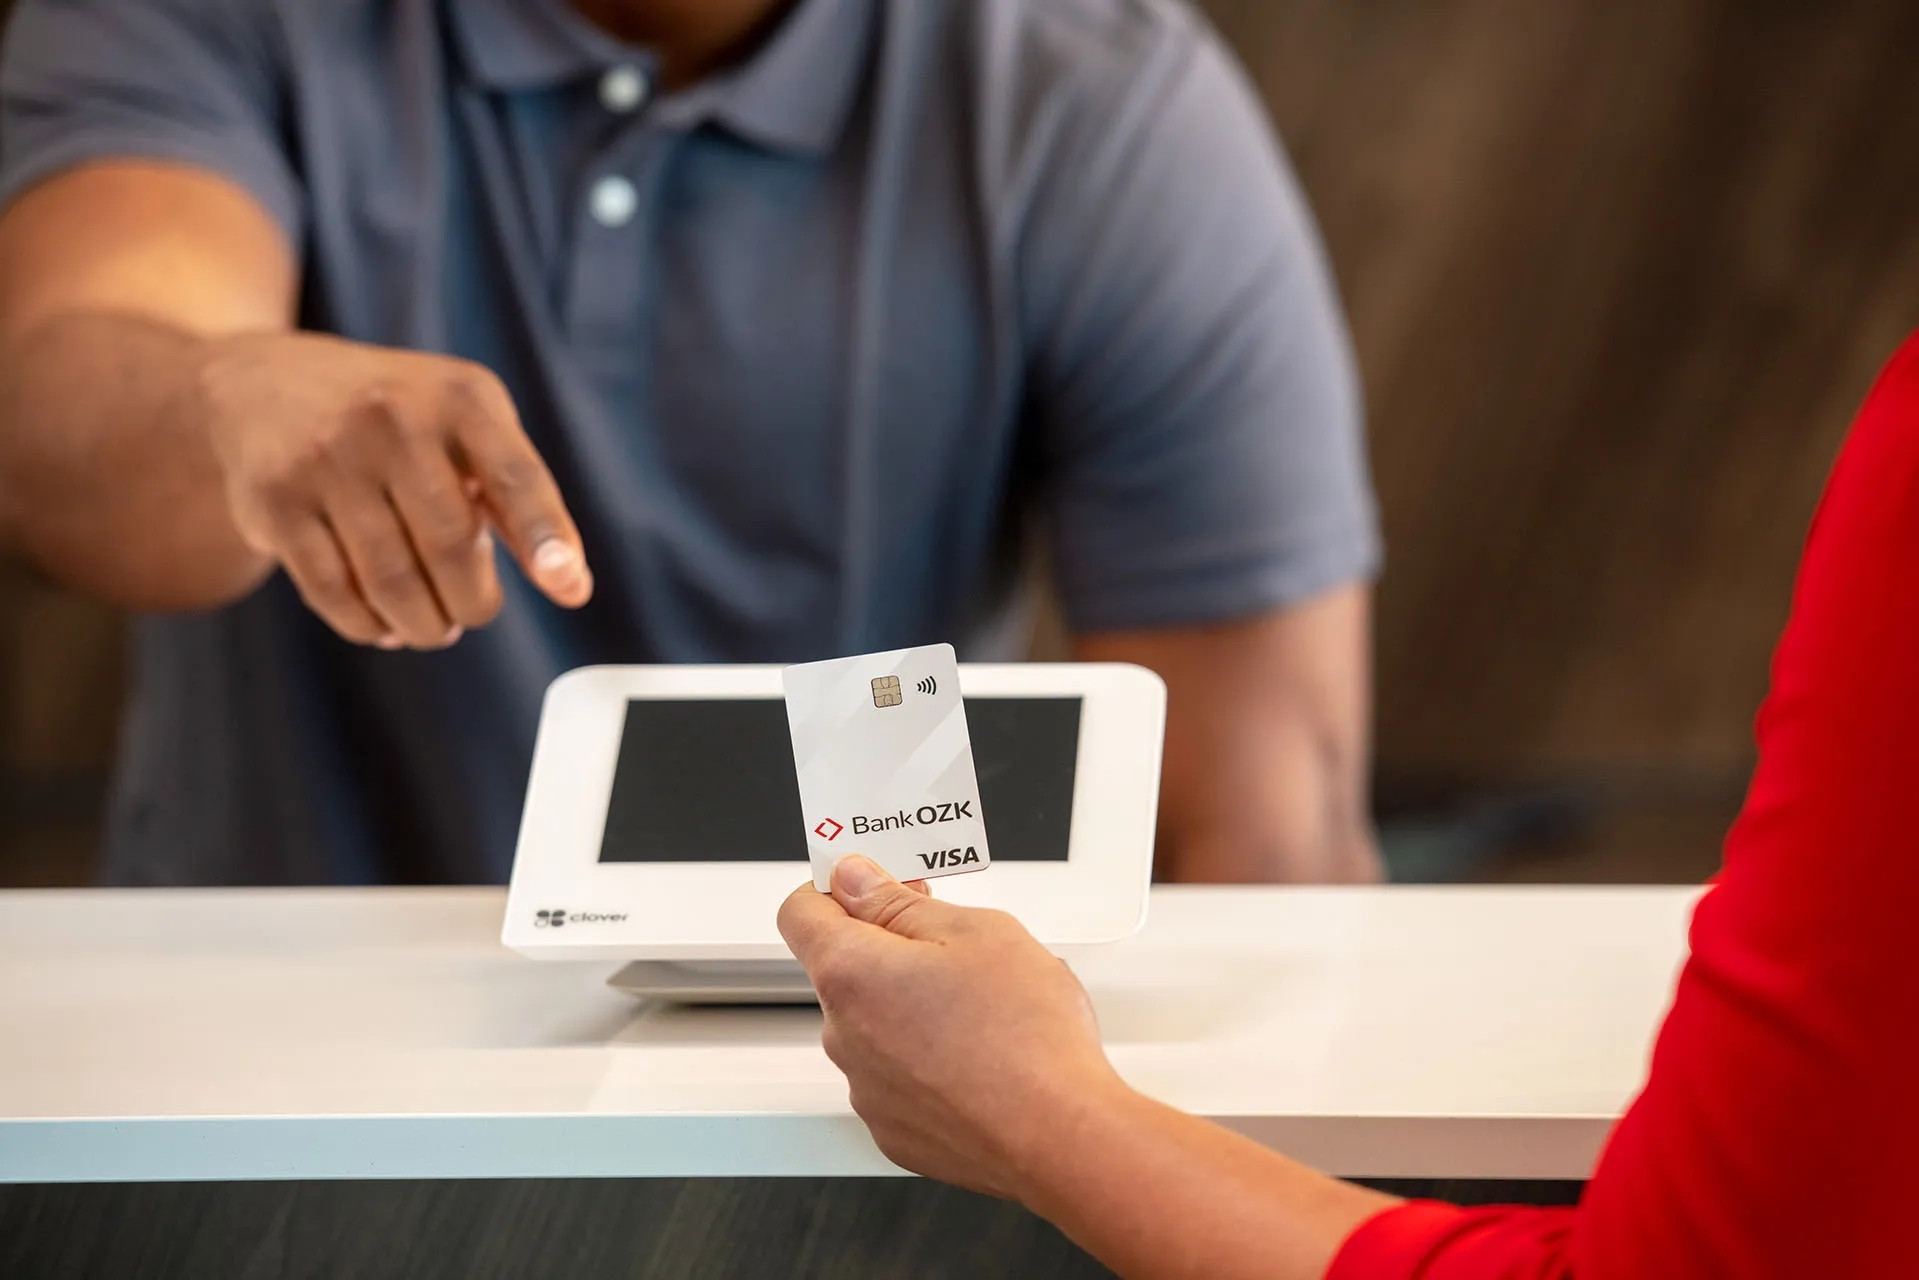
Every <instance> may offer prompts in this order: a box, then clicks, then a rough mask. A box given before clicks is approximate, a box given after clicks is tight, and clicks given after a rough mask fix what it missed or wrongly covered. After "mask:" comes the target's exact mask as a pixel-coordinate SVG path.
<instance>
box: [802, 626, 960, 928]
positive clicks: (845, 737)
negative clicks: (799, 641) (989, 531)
mask: <svg viewBox="0 0 1919 1280" xmlns="http://www.w3.org/2000/svg"><path fill="white" fill-rule="evenodd" d="M781 681H782V683H783V685H784V686H785V691H786V721H787V727H788V728H789V729H790V730H791V732H792V735H793V763H794V766H795V768H796V769H797V771H798V774H799V784H800V809H801V812H802V813H803V814H804V815H805V822H806V828H807V830H806V848H807V854H808V856H809V857H810V859H811V860H812V866H813V884H814V887H816V888H818V889H819V890H820V891H821V892H825V891H826V890H827V889H828V888H829V887H830V885H831V883H832V875H833V864H834V863H836V862H838V861H839V860H840V859H841V858H843V857H845V856H846V855H847V854H849V853H858V854H864V855H865V856H866V857H868V858H871V859H872V860H873V861H874V862H876V863H878V864H879V865H880V866H881V867H884V868H885V869H886V871H887V872H888V873H889V874H891V875H892V876H894V877H895V878H897V879H900V880H930V879H933V878H935V877H938V876H950V875H958V874H961V873H963V872H968V871H981V870H984V869H985V868H986V867H987V865H988V864H989V863H990V862H991V856H990V855H989V854H988V852H987V847H986V823H985V819H984V816H983V815H982V814H981V812H980V803H979V779H978V778H977V777H976V776H975V774H974V771H973V744H972V739H971V737H970V735H969V734H968V733H967V728H966V704H965V703H964V701H962V699H961V698H960V689H959V662H958V659H957V658H956V657H955V655H954V653H953V646H951V645H947V644H936V645H926V646H923V647H921V648H917V649H896V650H893V651H891V652H888V653H874V654H865V655H862V656H859V657H853V658H836V659H833V660H831V661H828V662H809V663H805V664H802V665H800V666H794V667H788V668H786V670H785V671H784V672H782V673H781Z"/></svg>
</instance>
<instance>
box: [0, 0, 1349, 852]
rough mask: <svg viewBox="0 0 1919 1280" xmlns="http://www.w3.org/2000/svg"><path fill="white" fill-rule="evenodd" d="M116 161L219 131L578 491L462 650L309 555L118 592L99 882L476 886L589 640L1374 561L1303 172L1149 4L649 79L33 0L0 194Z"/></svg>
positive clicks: (175, 10) (179, 157) (579, 34)
mask: <svg viewBox="0 0 1919 1280" xmlns="http://www.w3.org/2000/svg"><path fill="white" fill-rule="evenodd" d="M110 157H137V158H145V159H152V160H160V161H169V162H177V163H180V164H186V165H192V166H196V167H199V168H202V169H206V170H211V171H213V172H215V173H218V174H222V175H224V176H226V177H227V178H229V179H231V180H232V181H233V182H235V183H237V184H239V185H240V186H241V187H243V188H244V189H245V190H247V191H248V192H250V193H251V194H252V195H253V197H254V198H255V199H256V200H257V201H258V202H259V203H260V205H261V206H262V207H263V208H265V209H266V210H267V211H269V212H270V213H271V214H272V216H273V217H274V218H275V219H277V220H278V222H279V224H280V225H281V227H282V228H283V229H284V230H285V232H286V235H287V237H288V239H289V240H290V242H291V243H292V244H293V245H295V246H296V248H297V252H298V254H299V257H300V260H301V262H302V264H303V275H302V300H301V320H302V323H303V324H304V325H306V326H307V327H310V328H313V329H318V330H325V331H328V332H331V333H336V334H341V335H343V336H346V337H348V338H353V339H357V340H360V341H364V342H372V343H382V344H388V345H392V346H399V347H410V348H418V349H422V350H429V351H442V352H450V353H454V354H457V355H460V356H464V357H467V358H469V359H472V360H477V361H480V362H482V363H484V364H486V365H488V366H490V367H491V368H492V369H493V370H495V371H496V372H497V373H498V374H499V375H500V377H501V378H502V379H504V381H505V383H506V385H507V387H508V388H509V389H510V390H511V391H512V393H513V395H514V397H515V399H516V401H517V402H518V405H519V409H520V413H521V415H522V417H523V419H524V421H525V423H526V427H527V430H528V432H529V433H530V435H531V437H532V439H533V442H534V444H535V445H536V446H537V447H538V448H539V450H540V452H541V453H542V455H543V456H544V457H545V458H546V460H547V462H548V464H549V465H550V466H551V467H552V469H553V472H554V474H555V476H556V477H557V478H558V480H559V484H560V487H561V489H562V490H563V492H564V493H565V496H566V500H567V502H568V504H569V506H570V508H571V510H572V512H573V514H574V516H575V517H576V519H577V520H578V522H579V526H580V529H581V532H582V534H583V536H584V539H585V544H586V548H587V556H588V559H589V561H590V562H591V564H592V566H593V569H594V572H595V576H596V580H597V583H598V590H597V593H596V595H595V597H594V599H593V602H592V603H591V605H589V606H588V607H587V608H585V609H583V610H581V611H579V612H578V613H574V614H569V613H566V612H564V611H562V610H559V609H557V608H554V607H552V606H550V605H548V604H547V603H545V602H544V601H543V600H542V599H541V598H540V597H539V596H538V595H537V594H536V593H535V592H533V591H532V590H531V589H530V588H529V587H527V586H526V584H525V583H524V582H523V581H522V580H521V579H520V578H519V577H518V575H517V574H516V573H514V572H512V571H511V570H510V569H508V570H507V572H506V574H505V577H506V581H507V596H506V606H505V609H504V611H503V612H502V614H501V616H500V618H499V620H498V621H497V622H496V623H495V624H494V625H493V626H491V627H490V628H488V629H486V630H485V631H483V632H480V633H476V634H472V635H469V636H467V637H466V638H465V639H464V640H462V641H461V642H460V644H459V645H458V646H456V647H455V648H454V649H452V650H450V651H448V652H445V653H437V654H413V653H382V652H378V651H375V650H370V649H361V648H355V647H353V646H351V645H349V644H347V643H345V642H343V641H341V640H339V639H337V638H336V637H335V636H334V635H333V634H332V633H331V632H330V631H329V630H328V629H327V628H326V627H325V626H324V625H323V624H322V623H321V622H320V621H319V620H318V619H316V618H315V617H313V616H312V615H310V614H309V613H308V612H307V611H306V610H305V609H304V608H303V607H302V606H301V604H300V602H299V600H298V599H297V597H296V596H295V594H294V592H293V591H292V590H291V588H290V587H289V586H288V584H287V583H286V582H285V581H284V580H282V579H278V578H276V579H274V580H272V581H270V582H269V583H268V584H267V585H266V586H265V587H264V588H262V589H261V590H260V591H259V592H258V593H257V594H255V595H254V596H253V597H251V598H250V599H248V600H245V601H243V602H242V603H240V604H237V605H235V606H233V607H231V608H228V609H223V610H220V611H218V612H214V613H209V614H205V615H198V616H176V617H161V618H149V619H144V620H142V621H141V622H140V623H139V624H138V626H137V633H136V641H135V679H134V698H133V703H132V707H131V710H130V713H129V719H128V722H127V725H126V729H125V733H124V740H123V748H122V759H121V762H120V770H119V776H118V780H117V783H116V788H115V794H114V800H113V806H112V811H111V820H110V834H109V841H108V849H107V876H108V878H109V879H110V880H113V881H116V882H122V883H169V884H181V883H302V882H305V883H354V882H385V881H420V882H463V881H495V880H500V879H502V878H503V877H504V876H505V875H506V872H507V869H508V866H509V863H510V859H511V851H512V846H513V839H514V831H515V826H516V823H517V819H518V814H519V809H520V801H521V796H522V791H523V788H524V785H525V779H526V771H527V765H528V761H529V758H530V754H531V749H532V741H533V732H534V726H535V722H536V719H537V715H538V709H539V701H540V696H541V692H542V690H543V689H544V687H545V685H546V684H547V682H548V681H549V680H551V679H552V678H553V677H554V676H555V675H557V674H559V673H560V672H562V671H565V670H567V669H568V668H571V667H574V666H578V665H581V664H584V663H597V662H695V661H698V662H791V661H798V660H806V659H813V658H821V657H826V656H830V655H835V654H843V653H851V652H858V651H862V650H873V649H883V648H889V647H893V646H898V645H907V644H916V643H923V642H928V641H934V640H941V639H946V640H952V641H954V642H955V643H957V644H959V645H960V647H961V649H962V651H963V652H964V653H965V654H967V656H969V657H974V658H982V657H995V656H1004V655H1006V654H1007V653H1008V652H1010V651H1013V650H1016V649H1017V647H1018V644H1019V639H1020V636H1021V634H1022V629H1021V621H1022V615H1021V613H1020V611H1019V610H1018V608H1017V607H1016V602H1017V601H1018V600H1019V599H1021V598H1023V596H1022V593H1020V591H1019V586H1020V579H1021V574H1020V567H1021V565H1022V564H1024V563H1028V558H1027V557H1025V555H1024V550H1025V548H1026V547H1027V546H1028V545H1029V544H1032V543H1035V542H1037V543H1040V544H1043V545H1044V547H1045V549H1046V553H1047V554H1046V559H1047V561H1048V563H1050V565H1051V567H1052V571H1053V574H1054V577H1055V578H1056V581H1057V584H1058V589H1059V593H1060V596H1061V598H1062V600H1063V602H1064V606H1065V609H1066V613H1067V616H1068V619H1069V621H1070V622H1071V624H1072V626H1073V627H1074V628H1075V629H1076V630H1078V631H1082V632H1098V631H1106V630H1113V629H1122V628H1150V627H1169V626H1181V625H1188V624H1198V623H1206V622H1212V621H1217V620H1221V619H1228V618H1236V617H1243V616H1247V615H1252V614H1257V613H1260V612H1262V611H1265V610H1269V609H1272V608H1274V607H1277V606H1282V605H1284V604H1286V603H1287V602H1289V601H1293V600H1296V599H1298V598H1300V597H1303V596H1306V595H1309V594H1312V593H1315V592H1318V591H1321V590H1324V589H1326V588H1329V587H1332V586H1335V585H1338V584H1341V583H1344V582H1348V581H1351V580H1353V579H1356V578H1360V577H1363V576H1365V575H1368V574H1370V573H1371V572H1373V570H1374V567H1375V563H1376V560H1377V556H1378V543H1377V535H1376V530H1375V518H1374V511H1373V506H1372V501H1371V497H1370V493H1369V489H1368V482H1367V476H1366V466H1365V460H1364V450H1363V444H1362V440H1361V432H1360V428H1359V409H1358V397H1357V393H1356V387H1355V378H1354V374H1353V368H1352V362H1351V358H1350V353H1349V350H1348V345H1347V341H1346V336H1345V333H1344V330H1343V327H1342V324H1341V321H1340V316H1339V311H1338V305H1337V302H1336V298H1335V293H1334V290H1333V287H1332V284H1331V281H1330V279H1329V274H1328V271H1327V268H1326V264H1325V262H1324V259H1323V257H1322V254H1321V252H1320V249H1319V246H1318V244H1317V242H1316V237H1315V233H1314V229H1313V226H1312V222H1311V217H1310V215H1309V213H1308V211H1307V209H1306V207H1305V205H1304V204H1303V202H1302V200H1301V198H1300V195H1299V192H1298V190H1297V188H1296V187H1295V185H1294V182H1293V180H1292V178H1291V176H1290V175H1289V172H1288V170H1287V167H1286V164H1285V161H1284V158H1283V156H1282V154H1281V152H1280V150H1279V148H1278V146H1277V145H1276V143H1275V142H1274V140H1273V138H1272V137H1271V135H1270V133H1269V131H1268V129H1267V126H1266V124H1265V123H1264V120H1263V116H1262V113H1261V111H1260V109H1259V107H1258V105H1257V103H1256V100H1255V98H1254V96H1253V95H1252V93H1251V92H1250V91H1249V89H1248V87H1247V85H1246V83H1245V81H1244V79H1243V77H1242V75H1241V73H1240V72H1239V70H1238V69H1237V68H1236V67H1235V65H1234V64H1233V62H1232V60H1231V58H1230V56H1229V55H1228V54H1227V53H1226V51H1225V50H1224V49H1223V48H1222V47H1221V45H1220V42H1219V41H1218V39H1217V38H1216V37H1215V36H1214V34H1213V33H1212V32H1211V31H1209V30H1208V29H1207V28H1206V27H1205V26H1204V25H1203V24H1202V22H1201V21H1200V19H1198V18H1197V17H1196V16H1195V15H1194V14H1193V13H1192V12H1190V11H1189V10H1188V9H1186V8H1184V7H1182V6H1181V5H1179V4H1176V3H1170V2H1162V0H800V2H799V3H797V4H796V5H795V6H794V7H793V8H792V9H791V10H790V11H789V12H788V13H787V14H786V16H785V17H784V18H783V19H782V20H781V22H780V25H779V26H778V27H777V28H776V29H775V30H774V31H773V32H772V34H771V35H770V37H769V38H768V39H767V41H766V42H765V43H764V44H763V45H762V46H761V47H760V48H759V49H758V50H757V51H756V52H755V53H754V54H753V56H752V57H751V58H749V59H748V60H747V61H745V62H744V63H743V64H741V65H740V66H738V67H737V68H736V69H734V70H731V71H728V72H726V73H724V74H722V75H718V76H715V77H713V78H711V79H709V80H707V81H704V82H702V83H700V84H698V85H695V86H692V87H690V88H686V89H684V90H680V91H676V92H671V93H665V92H661V91H659V87H658V85H657V84H656V77H655V64H654V60H653V58H652V57H651V56H650V55H649V53H648V51H647V50H646V49H644V48H635V47H629V46H626V45H623V44H621V43H619V42H617V41H615V40H613V39H611V38H609V37H607V36H605V35H603V34H601V33H600V32H598V31H597V30H596V29H594V28H592V27H590V26H589V25H588V24H586V23H585V22H584V21H582V20H581V19H579V18H577V17H576V16H575V15H574V14H573V13H572V12H571V11H570V10H569V9H568V8H566V7H565V5H564V4H563V3H561V0H325V2H324V3H314V2H313V0H141V2H140V3H129V2H128V0H22V2H21V3H20V4H19V5H18V6H17V8H16V11H15V16H14V19H13V22H12V26H11V30H10V32H9V36H8V41H7V48H6V57H5V65H4V70H3V71H0V159H3V163H4V169H3V171H0V200H5V199H10V198H12V197H13V196H14V195H16V194H18V193H19V192H20V191H22V190H24V189H26V188H28V187H30V186H31V185H33V184H34V183H36V182H39V181H41V180H43V179H45V178H47V177H48V176H50V175H52V174H55V173H57V172H59V171H61V170H63V169H67V168H70V167H72V166H74V165H78V164H83V163H86V162H88V161H92V160H99V159H103V158H110Z"/></svg>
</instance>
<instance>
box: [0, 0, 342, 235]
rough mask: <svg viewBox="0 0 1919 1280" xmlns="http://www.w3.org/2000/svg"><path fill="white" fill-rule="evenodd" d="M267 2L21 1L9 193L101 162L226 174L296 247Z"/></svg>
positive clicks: (298, 208)
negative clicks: (135, 162) (175, 165)
mask: <svg viewBox="0 0 1919 1280" xmlns="http://www.w3.org/2000/svg"><path fill="white" fill-rule="evenodd" d="M275 30H276V28H275V27H274V24H273V13H272V10H271V6H270V5H269V4H267V3H265V0H20V3H19V4H17V5H16V6H15V8H14V13H13V17H12V19H11V21H10V22H9V24H8V27H7V37H6V50H5V55H4V58H3V59H0V203H7V202H11V201H12V200H13V199H14V198H15V197H17V196H19V195H20V194H21V193H22V192H24V191H26V190H28V189H29V188H31V187H33V186H35V185H36V184H38V183H40V182H43V181H45V180H46V179H47V178H50V177H52V176H54V175H55V174H58V173H60V172H62V171H63V170H67V169H71V168H74V167H76V166H79V165H83V164H87V163H89V162H93V161H100V160H154V161H163V162H174V163H178V164H183V165H191V166H194V167H196V168H200V169H205V170H209V171H211V172H214V173H217V174H220V175H222V176H224V177H226V178H227V179H229V180H230V181H232V182H235V183H237V184H238V185H239V186H240V187H242V188H243V189H245V190H246V191H247V192H248V193H250V194H251V195H252V196H253V198H254V199H256V200H257V201H259V202H260V204H261V205H262V206H263V207H264V208H265V209H266V210H267V211H268V212H269V213H270V214H271V215H272V216H273V218H274V219H275V221H277V222H278V223H279V224H280V226H281V228H282V229H283V230H284V231H285V232H286V233H287V236H288V239H289V240H290V241H291V242H292V243H294V244H298V243H299V242H300V234H301V229H302V223H303V211H304V197H303V194H302V190H301V185H300V182H299V179H298V177H297V176H296V174H295V173H294V170H293V167H292V165H291V164H290V162H289V160H288V152H289V148H288V147H287V145H286V143H285V140H284V127H283V126H284V103H283V98H284V94H283V92H282V89H281V86H280V84H279V81H280V76H279V74H278V72H277V70H276V61H275V58H274V55H273V51H274V48H275V47H276V46H275V38H274V33H275Z"/></svg>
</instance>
